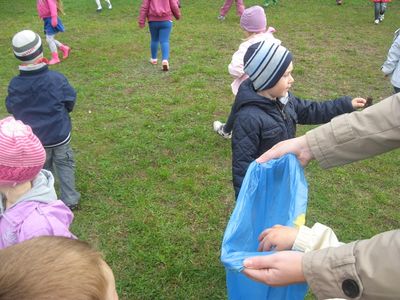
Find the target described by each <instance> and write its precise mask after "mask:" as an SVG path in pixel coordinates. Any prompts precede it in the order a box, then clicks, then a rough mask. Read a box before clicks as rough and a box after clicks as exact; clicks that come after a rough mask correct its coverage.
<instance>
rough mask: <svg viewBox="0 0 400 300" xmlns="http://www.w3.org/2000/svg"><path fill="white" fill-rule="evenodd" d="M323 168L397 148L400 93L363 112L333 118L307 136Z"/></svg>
mask: <svg viewBox="0 0 400 300" xmlns="http://www.w3.org/2000/svg"><path fill="white" fill-rule="evenodd" d="M306 137H307V142H308V145H309V146H310V148H311V151H312V153H313V154H314V156H315V158H316V160H317V161H318V162H319V164H320V165H321V167H323V168H331V167H334V166H339V165H344V164H347V163H350V162H354V161H357V160H361V159H365V158H368V157H372V156H375V155H378V154H381V153H384V152H388V151H390V150H393V149H396V148H399V147H400V94H396V95H394V96H392V97H389V98H387V99H385V100H382V101H381V102H379V103H377V104H375V105H372V106H370V107H368V108H366V109H364V110H362V111H357V112H353V113H351V114H344V115H340V116H338V117H335V118H333V119H332V120H331V122H330V123H327V124H324V125H322V126H320V127H318V128H315V129H313V130H311V131H309V132H307V133H306Z"/></svg>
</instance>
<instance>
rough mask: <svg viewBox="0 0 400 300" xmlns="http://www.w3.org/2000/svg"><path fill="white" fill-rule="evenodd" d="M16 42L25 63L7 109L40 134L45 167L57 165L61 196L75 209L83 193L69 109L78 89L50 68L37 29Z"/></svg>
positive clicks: (10, 92) (19, 36) (12, 87)
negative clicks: (78, 185) (78, 184)
mask: <svg viewBox="0 0 400 300" xmlns="http://www.w3.org/2000/svg"><path fill="white" fill-rule="evenodd" d="M12 46H13V51H14V55H15V57H16V58H18V59H19V60H20V61H21V64H20V66H19V71H20V74H19V75H18V76H15V77H14V78H13V79H12V80H11V82H10V84H9V86H8V96H7V98H6V107H7V111H8V112H9V113H10V114H12V115H13V116H14V118H15V119H17V120H21V121H22V122H24V123H25V124H28V125H29V126H30V127H31V128H32V130H33V132H34V133H35V135H36V136H37V137H38V138H39V140H40V142H41V143H42V144H43V146H44V148H45V150H46V163H45V165H44V168H45V169H47V170H50V171H52V170H53V165H54V167H55V170H56V174H57V175H58V179H59V180H60V186H61V200H63V202H64V203H65V204H66V205H67V206H68V207H69V208H70V209H75V208H77V206H78V202H79V198H80V194H79V193H78V192H77V191H76V189H75V162H74V157H73V152H72V149H71V146H70V140H71V129H72V125H71V119H70V117H69V113H70V112H71V111H72V109H73V107H74V105H75V100H76V92H75V90H74V89H73V87H72V86H71V85H70V84H69V83H68V80H67V78H65V76H64V75H62V74H60V73H58V72H54V71H50V70H49V69H48V67H47V60H46V59H45V58H43V49H42V41H41V39H40V37H39V35H38V34H37V33H35V32H33V31H31V30H23V31H21V32H18V33H17V34H16V35H14V37H13V39H12ZM53 173H54V172H53Z"/></svg>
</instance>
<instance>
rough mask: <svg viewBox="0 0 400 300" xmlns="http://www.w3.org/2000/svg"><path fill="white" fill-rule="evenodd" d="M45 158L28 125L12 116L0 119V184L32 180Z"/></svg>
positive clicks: (42, 149) (43, 151) (44, 153)
mask: <svg viewBox="0 0 400 300" xmlns="http://www.w3.org/2000/svg"><path fill="white" fill-rule="evenodd" d="M45 160H46V151H45V150H44V148H43V146H42V144H41V143H40V141H39V139H38V138H37V137H36V135H34V134H33V132H32V129H31V128H30V127H29V126H28V125H25V124H24V123H22V122H21V121H16V120H15V119H14V118H13V117H7V118H5V119H2V120H0V185H3V186H4V185H7V186H8V185H11V186H15V185H16V184H19V183H22V182H25V181H30V180H32V179H33V178H35V177H36V175H37V174H39V172H40V170H41V169H42V167H43V165H44V162H45Z"/></svg>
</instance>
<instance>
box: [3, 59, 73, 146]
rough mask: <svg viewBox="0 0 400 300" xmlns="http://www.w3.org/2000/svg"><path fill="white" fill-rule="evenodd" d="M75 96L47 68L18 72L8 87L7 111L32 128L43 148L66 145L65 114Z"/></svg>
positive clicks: (68, 128) (59, 76) (64, 81)
mask: <svg viewBox="0 0 400 300" xmlns="http://www.w3.org/2000/svg"><path fill="white" fill-rule="evenodd" d="M75 99H76V92H75V90H74V88H73V87H72V86H71V85H70V84H69V83H68V80H67V78H65V76H64V75H62V74H61V73H58V72H55V71H50V70H49V69H48V67H47V66H44V67H43V68H40V69H38V70H33V71H20V74H19V75H18V76H15V77H14V78H13V79H12V80H11V82H10V84H9V86H8V96H7V98H6V107H7V111H8V112H9V113H10V114H12V115H13V116H14V118H15V119H17V120H21V121H22V122H24V123H25V124H28V125H29V126H31V127H32V130H33V132H34V133H35V134H36V136H37V137H38V138H39V140H40V141H41V142H42V144H43V146H45V147H48V148H50V147H55V146H58V145H62V144H65V143H67V142H69V140H70V136H71V129H72V126H71V120H70V117H69V113H70V112H71V111H72V109H73V107H74V105H75Z"/></svg>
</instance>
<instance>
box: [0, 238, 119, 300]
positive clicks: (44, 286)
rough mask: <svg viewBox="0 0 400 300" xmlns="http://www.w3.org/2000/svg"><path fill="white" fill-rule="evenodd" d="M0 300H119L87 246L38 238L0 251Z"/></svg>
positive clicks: (108, 272)
mask: <svg viewBox="0 0 400 300" xmlns="http://www.w3.org/2000/svg"><path fill="white" fill-rule="evenodd" d="M0 265H1V268H0V298H1V299H18V300H39V299H64V300H76V299H80V300H118V295H117V292H116V289H115V279H114V274H113V272H112V270H111V269H110V267H109V266H108V265H107V263H106V262H105V261H104V259H103V257H102V255H101V253H99V252H98V251H96V250H94V249H93V248H92V247H91V246H90V245H89V244H87V243H86V242H83V241H79V240H72V239H68V238H64V237H54V236H46V237H37V238H34V239H31V240H29V241H25V242H23V243H21V244H18V245H15V246H11V247H9V248H7V249H4V250H1V251H0Z"/></svg>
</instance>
